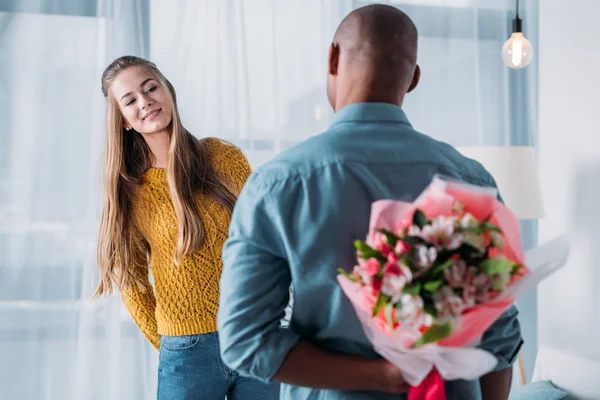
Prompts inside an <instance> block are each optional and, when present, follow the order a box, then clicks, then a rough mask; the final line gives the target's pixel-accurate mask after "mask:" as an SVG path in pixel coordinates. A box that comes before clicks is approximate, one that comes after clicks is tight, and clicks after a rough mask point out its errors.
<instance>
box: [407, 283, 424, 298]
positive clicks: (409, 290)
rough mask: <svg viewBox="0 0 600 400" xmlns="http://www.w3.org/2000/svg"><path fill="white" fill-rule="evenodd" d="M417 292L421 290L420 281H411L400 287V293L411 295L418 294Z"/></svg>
mask: <svg viewBox="0 0 600 400" xmlns="http://www.w3.org/2000/svg"><path fill="white" fill-rule="evenodd" d="M419 292H421V282H417V283H413V284H412V285H408V286H405V287H404V289H402V293H404V294H411V295H413V296H418V295H419Z"/></svg>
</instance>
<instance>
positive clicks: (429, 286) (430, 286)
mask: <svg viewBox="0 0 600 400" xmlns="http://www.w3.org/2000/svg"><path fill="white" fill-rule="evenodd" d="M443 284H444V281H443V280H441V279H439V280H437V281H431V282H427V283H426V284H424V285H423V289H425V290H427V291H428V292H435V291H436V290H437V289H438V288H439V287H440V286H442V285H443Z"/></svg>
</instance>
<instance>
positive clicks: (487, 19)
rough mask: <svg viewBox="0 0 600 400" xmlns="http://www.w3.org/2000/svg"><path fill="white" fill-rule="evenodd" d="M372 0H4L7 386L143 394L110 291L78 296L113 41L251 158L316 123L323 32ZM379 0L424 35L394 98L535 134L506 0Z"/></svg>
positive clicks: (3, 340)
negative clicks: (411, 87)
mask: <svg viewBox="0 0 600 400" xmlns="http://www.w3.org/2000/svg"><path fill="white" fill-rule="evenodd" d="M367 3H368V2H367V1H358V0H335V1H329V0H291V1H279V0H253V1H251V2H249V1H244V0H178V1H167V0H82V1H78V2H67V1H64V2H58V1H52V0H39V1H37V2H35V1H34V2H31V1H19V0H15V1H14V2H8V3H7V2H0V59H1V60H2V62H1V63H0V140H1V143H2V145H0V352H1V353H2V357H0V397H1V398H10V399H13V398H15V399H25V400H29V399H32V400H33V399H35V400H38V399H42V400H58V399H60V400H82V399H111V400H120V399H122V400H132V399H133V400H136V399H140V400H141V399H152V398H155V390H156V367H157V354H156V352H155V351H154V349H152V348H151V347H150V345H149V344H147V343H146V342H145V340H144V338H143V337H142V335H141V333H139V331H138V329H137V327H135V325H134V324H133V322H132V321H131V319H130V317H129V315H128V313H127V311H126V310H125V309H124V307H123V306H122V305H121V301H120V299H119V297H118V294H117V295H113V296H112V297H110V298H107V299H97V300H94V301H91V302H90V301H89V300H88V299H89V297H90V296H91V294H92V293H93V289H94V285H95V284H96V282H97V281H96V275H97V273H96V269H97V267H96V264H95V242H96V233H97V227H98V220H99V215H100V207H101V202H102V185H101V173H102V172H101V167H102V160H101V156H102V154H101V153H102V148H103V135H104V131H103V129H104V128H103V124H104V99H103V97H102V94H101V91H100V75H101V73H102V70H103V69H104V68H105V67H106V65H107V64H108V63H109V62H110V61H112V59H114V58H115V57H117V56H120V55H123V54H134V55H139V56H143V57H148V58H150V59H151V60H152V61H154V62H156V63H157V65H158V67H159V68H160V69H161V70H162V71H163V72H164V73H165V75H166V76H167V77H168V78H169V80H170V81H171V82H172V83H173V85H174V86H175V88H176V90H177V95H178V97H177V99H178V104H179V107H180V110H181V113H182V119H183V123H184V125H185V126H186V127H187V128H188V129H189V130H190V132H192V133H193V134H194V135H196V136H198V137H208V136H216V137H219V138H222V139H224V140H228V141H231V142H233V143H235V144H238V145H239V146H241V147H242V148H243V149H244V151H245V152H246V154H247V155H248V157H249V159H250V161H251V163H252V164H253V166H254V167H258V166H259V165H260V164H262V163H264V162H266V161H267V160H269V159H270V158H272V157H273V156H275V155H276V154H277V153H279V152H281V151H284V150H285V149H287V148H289V147H291V146H293V145H294V144H295V143H297V142H299V141H301V140H303V139H306V138H307V137H309V136H311V135H315V134H318V133H319V132H322V131H323V130H325V129H327V126H328V124H329V121H330V120H331V117H332V115H333V114H332V112H331V108H330V106H329V104H328V102H327V97H326V94H325V78H326V71H327V69H326V61H327V52H328V46H329V43H330V41H331V39H332V37H333V34H334V32H335V29H336V27H337V24H338V23H339V22H340V21H341V19H342V18H343V17H344V16H345V15H346V14H347V13H348V12H349V11H350V10H352V9H353V8H355V7H358V6H361V5H364V4H367ZM387 3H389V4H393V5H397V6H399V7H401V8H402V9H404V10H406V12H407V13H408V14H409V15H410V16H411V17H412V18H413V19H414V20H415V23H416V24H417V27H418V29H419V31H420V33H421V39H420V49H419V60H420V61H419V62H420V64H421V66H422V69H423V76H422V82H421V84H420V85H419V87H418V88H417V90H416V91H415V92H414V93H411V94H410V95H409V96H408V97H407V100H406V105H405V109H406V111H407V114H408V116H409V118H410V119H411V121H412V122H413V125H414V126H415V127H416V128H417V129H419V130H421V131H423V132H424V133H427V134H431V135H432V136H434V137H436V138H439V139H441V140H445V141H448V142H450V143H452V144H455V145H491V144H506V145H508V144H532V143H534V141H533V139H532V138H535V134H534V133H535V121H531V120H530V119H529V118H528V117H527V116H528V115H531V111H532V110H535V101H534V100H536V99H531V98H530V97H529V96H531V93H535V91H530V90H531V88H532V86H531V85H533V84H534V83H535V72H536V71H535V69H534V68H531V67H529V68H530V70H529V71H527V72H520V73H519V72H514V71H507V70H506V68H505V67H504V65H503V64H502V61H501V58H500V49H501V47H502V43H503V42H504V40H505V39H506V38H508V37H509V36H510V31H509V28H510V19H511V18H512V2H509V1H499V2H498V1H493V2H492V1H489V0H472V1H462V0H461V1H459V0H451V1H436V0H420V1H419V0H413V1H408V0H407V1H387ZM528 3H530V4H531V2H528ZM7 4H8V5H7ZM536 4H537V3H535V7H534V6H528V9H527V12H526V14H527V13H529V14H530V15H531V14H534V13H535V12H536V10H537V8H536V7H537V6H536ZM526 26H527V25H526ZM534 44H535V42H534ZM532 82H533V83H532ZM523 85H525V87H526V88H527V89H526V91H525V92H521V91H519V90H522V89H519V88H522V87H523ZM516 93H517V94H516ZM515 96H516V98H518V99H521V100H518V101H521V103H518V104H520V105H519V106H515V103H514V102H515V100H514V99H515ZM524 98H527V100H522V99H524ZM515 107H517V108H515ZM523 107H530V108H528V112H524V111H523ZM515 132H518V133H519V135H518V136H515V135H516V134H515Z"/></svg>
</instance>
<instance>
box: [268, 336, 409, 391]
mask: <svg viewBox="0 0 600 400" xmlns="http://www.w3.org/2000/svg"><path fill="white" fill-rule="evenodd" d="M273 380H274V381H277V382H284V383H289V384H292V385H296V386H305V387H311V388H315V389H330V390H348V391H351V390H360V391H372V392H385V393H393V394H399V393H406V392H407V391H408V389H409V387H410V386H409V385H408V384H407V383H406V382H405V381H404V378H402V374H401V373H400V369H398V367H396V366H395V365H394V364H391V363H390V362H388V361H386V360H382V359H379V360H370V359H367V358H363V357H357V356H351V355H341V354H332V353H328V352H326V351H323V350H321V349H319V348H318V347H317V346H315V345H313V344H310V343H308V342H303V341H300V342H298V344H297V345H296V346H295V347H294V348H293V349H292V350H291V351H290V352H289V354H288V356H287V357H286V359H285V360H284V361H283V364H282V365H281V368H280V369H279V371H277V373H276V374H275V376H273Z"/></svg>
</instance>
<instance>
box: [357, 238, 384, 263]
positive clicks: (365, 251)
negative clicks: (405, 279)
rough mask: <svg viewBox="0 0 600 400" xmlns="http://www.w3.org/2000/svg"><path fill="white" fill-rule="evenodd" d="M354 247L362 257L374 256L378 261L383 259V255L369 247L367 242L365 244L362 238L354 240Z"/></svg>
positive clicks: (366, 258)
mask: <svg viewBox="0 0 600 400" xmlns="http://www.w3.org/2000/svg"><path fill="white" fill-rule="evenodd" d="M354 247H356V250H358V251H359V252H360V256H361V257H362V258H364V259H365V260H368V259H369V258H371V257H375V258H376V259H378V260H380V261H385V257H384V256H383V254H381V253H380V252H378V251H377V250H375V249H374V248H372V247H370V246H369V245H368V244H366V243H365V242H363V241H362V240H357V241H355V242H354Z"/></svg>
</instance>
